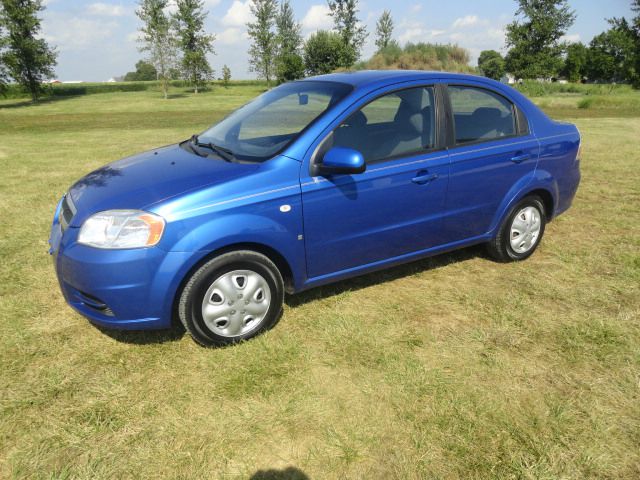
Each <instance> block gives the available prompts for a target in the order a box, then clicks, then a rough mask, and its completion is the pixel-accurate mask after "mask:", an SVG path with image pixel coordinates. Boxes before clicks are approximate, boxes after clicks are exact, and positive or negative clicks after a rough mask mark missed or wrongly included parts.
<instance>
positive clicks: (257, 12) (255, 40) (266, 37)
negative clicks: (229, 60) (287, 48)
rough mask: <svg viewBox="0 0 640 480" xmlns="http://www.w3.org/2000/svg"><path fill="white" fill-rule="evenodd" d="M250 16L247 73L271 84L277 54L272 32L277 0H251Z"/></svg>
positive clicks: (274, 36)
mask: <svg viewBox="0 0 640 480" xmlns="http://www.w3.org/2000/svg"><path fill="white" fill-rule="evenodd" d="M250 8H251V14H252V15H253V17H254V21H253V22H250V23H247V28H248V34H249V37H250V38H251V46H250V47H249V71H251V72H256V73H257V74H258V77H260V78H264V79H265V80H266V81H267V85H269V84H270V83H271V79H272V78H273V73H274V63H275V57H276V52H277V38H276V33H275V32H274V27H275V23H276V16H277V11H278V4H277V0H253V1H252V2H251V6H250Z"/></svg>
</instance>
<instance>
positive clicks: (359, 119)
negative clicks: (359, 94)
mask: <svg viewBox="0 0 640 480" xmlns="http://www.w3.org/2000/svg"><path fill="white" fill-rule="evenodd" d="M344 123H345V125H348V126H350V127H364V126H365V125H366V124H367V117H366V115H365V114H364V113H362V111H361V110H358V111H357V112H356V113H354V114H353V115H351V116H350V117H349V118H347V120H346V121H345V122H344Z"/></svg>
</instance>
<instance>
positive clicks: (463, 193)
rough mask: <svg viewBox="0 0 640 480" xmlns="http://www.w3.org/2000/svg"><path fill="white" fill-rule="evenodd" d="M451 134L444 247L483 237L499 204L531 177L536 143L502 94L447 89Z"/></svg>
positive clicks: (480, 89)
mask: <svg viewBox="0 0 640 480" xmlns="http://www.w3.org/2000/svg"><path fill="white" fill-rule="evenodd" d="M447 91H448V94H449V95H448V98H449V102H450V106H451V110H450V112H451V114H452V118H451V123H452V124H453V128H452V129H451V132H450V138H449V144H450V149H449V154H450V159H451V172H450V179H449V191H448V194H447V212H448V214H447V219H446V221H445V222H444V232H443V234H444V235H445V236H446V237H447V243H449V242H456V241H462V240H467V239H471V238H473V237H477V236H481V235H483V234H485V233H487V232H488V231H489V230H490V228H491V225H492V223H493V220H494V217H495V216H496V213H497V211H498V209H499V207H500V205H501V203H502V201H503V199H504V198H505V197H506V196H507V195H508V194H510V192H512V190H513V189H514V188H516V189H517V184H518V183H519V182H520V181H521V180H522V179H523V178H525V177H526V176H527V175H528V174H531V173H532V172H533V171H534V170H535V168H536V163H537V160H538V155H539V144H538V141H537V139H536V138H535V137H534V136H533V135H532V134H531V132H530V131H529V127H528V125H527V122H526V119H525V117H524V115H523V114H522V112H521V111H519V109H518V108H517V106H516V105H514V104H513V103H512V102H511V101H510V100H509V99H507V98H506V97H504V96H503V95H501V94H500V93H498V92H496V91H493V90H490V89H487V88H485V87H481V86H475V85H449V86H448V88H447Z"/></svg>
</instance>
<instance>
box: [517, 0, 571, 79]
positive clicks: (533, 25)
mask: <svg viewBox="0 0 640 480" xmlns="http://www.w3.org/2000/svg"><path fill="white" fill-rule="evenodd" d="M518 3H519V4H520V8H518V11H517V12H516V15H517V16H518V17H520V18H516V20H514V21H513V22H512V23H510V24H509V25H507V34H506V43H507V47H510V50H509V52H508V53H507V57H506V67H507V71H509V72H510V73H513V74H514V75H515V76H516V77H519V78H550V77H553V76H555V75H557V73H558V72H559V70H560V69H561V68H562V54H563V52H564V50H565V46H566V45H565V43H564V42H562V40H561V39H562V36H563V35H564V34H565V33H566V31H567V29H568V28H569V27H571V25H573V22H574V20H575V18H576V17H575V13H574V12H573V11H572V10H571V9H570V8H569V4H568V3H567V0H518Z"/></svg>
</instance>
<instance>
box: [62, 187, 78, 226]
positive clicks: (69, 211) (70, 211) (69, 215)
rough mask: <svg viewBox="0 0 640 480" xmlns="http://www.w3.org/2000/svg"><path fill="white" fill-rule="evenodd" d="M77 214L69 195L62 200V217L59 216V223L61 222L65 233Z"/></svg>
mask: <svg viewBox="0 0 640 480" xmlns="http://www.w3.org/2000/svg"><path fill="white" fill-rule="evenodd" d="M75 214H76V209H75V206H74V205H73V202H72V201H71V197H70V196H69V194H68V193H67V194H66V195H65V196H64V198H63V199H62V205H61V206H60V215H59V216H58V221H59V222H60V226H61V227H62V230H63V231H64V230H66V229H67V227H68V226H69V224H70V223H71V220H72V219H73V216H74V215H75Z"/></svg>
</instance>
